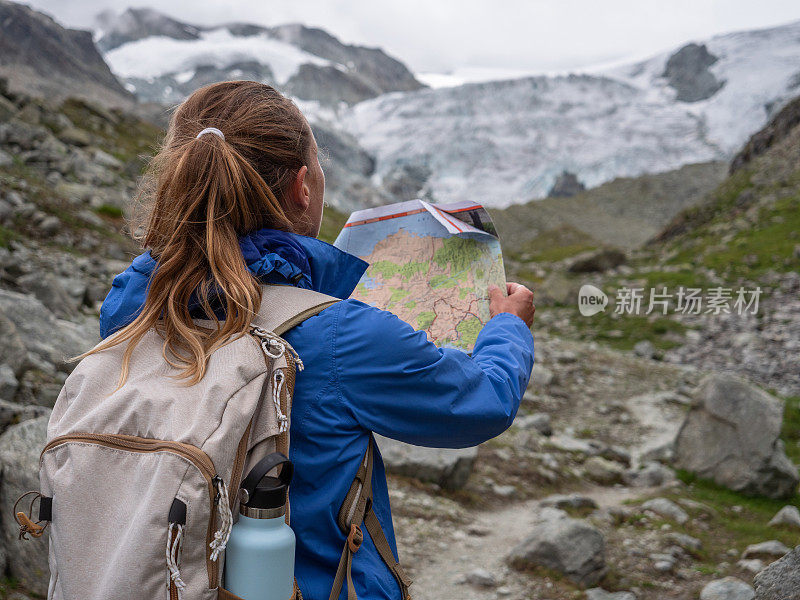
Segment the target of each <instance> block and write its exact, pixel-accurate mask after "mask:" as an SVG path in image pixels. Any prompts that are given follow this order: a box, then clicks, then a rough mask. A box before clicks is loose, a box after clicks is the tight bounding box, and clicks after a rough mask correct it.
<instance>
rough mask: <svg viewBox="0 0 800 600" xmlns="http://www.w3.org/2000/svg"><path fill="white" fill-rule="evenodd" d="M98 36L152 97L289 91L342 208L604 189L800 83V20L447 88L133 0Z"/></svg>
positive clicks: (731, 129) (324, 47) (105, 18)
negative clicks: (242, 87)
mask: <svg viewBox="0 0 800 600" xmlns="http://www.w3.org/2000/svg"><path fill="white" fill-rule="evenodd" d="M95 39H96V43H97V45H98V47H99V48H100V49H101V50H102V51H103V52H104V56H105V58H106V60H107V62H108V63H109V65H110V66H111V69H112V71H113V72H114V73H116V74H117V75H118V76H119V77H121V78H122V79H123V81H124V82H125V84H126V86H127V87H128V89H129V90H131V91H133V92H134V93H135V94H136V95H137V96H138V97H139V98H142V99H145V100H150V101H157V102H161V103H174V102H177V101H180V100H181V99H182V98H184V97H185V96H186V95H188V94H189V93H191V92H192V91H193V90H194V89H196V88H197V87H199V86H201V85H204V84H206V83H210V82H213V81H219V80H223V79H231V78H243V79H256V80H260V81H265V82H268V83H272V84H274V85H276V86H277V87H278V88H279V89H281V90H283V91H285V92H287V93H289V94H290V95H292V96H293V97H294V98H295V99H296V100H297V101H298V104H300V106H301V108H302V109H303V111H304V112H305V113H306V114H307V115H308V117H309V119H310V121H311V122H312V124H313V125H314V127H315V131H317V132H318V137H320V136H321V137H323V138H324V139H325V141H326V143H327V144H326V145H327V147H328V148H329V149H330V156H331V159H332V160H331V161H330V162H329V164H328V165H327V168H326V171H327V172H329V173H330V175H331V177H330V181H331V186H332V187H331V190H332V194H331V201H332V203H333V204H335V205H336V206H338V207H340V208H343V209H349V208H357V207H361V206H364V205H370V204H377V203H382V202H387V201H393V200H398V199H399V200H402V199H408V198H413V197H416V196H423V197H428V198H432V199H434V200H437V201H454V200H459V199H463V198H464V197H470V198H474V199H476V200H479V201H481V202H483V203H485V204H487V205H491V206H506V205H509V204H515V203H521V202H526V201H529V200H531V199H533V198H540V197H544V196H546V195H547V194H548V192H549V190H551V188H552V186H553V184H554V182H555V181H556V179H557V178H558V176H559V175H561V174H562V173H564V172H565V171H566V172H568V173H571V174H574V175H576V176H577V179H578V180H579V181H580V183H581V184H583V185H585V186H587V187H595V186H597V185H600V184H601V183H604V182H606V181H609V180H611V179H614V178H615V177H620V176H627V177H633V176H637V175H640V174H643V173H655V172H661V171H667V170H670V169H676V168H678V167H681V166H683V165H685V164H690V163H697V162H704V161H710V160H727V159H729V158H730V157H731V156H732V154H733V153H734V152H735V151H736V150H737V149H738V148H739V147H740V146H741V145H742V144H743V143H744V142H745V141H746V140H747V138H748V136H749V135H750V134H751V133H752V132H754V131H756V130H758V129H760V128H761V127H762V126H763V125H764V123H766V122H767V120H768V119H769V117H770V116H771V115H773V114H774V113H775V112H776V111H777V110H778V109H780V107H781V106H783V104H785V102H786V101H787V100H788V99H790V98H792V97H794V96H797V95H800V21H799V22H796V23H790V24H787V25H784V26H780V27H774V28H770V29H764V30H758V31H745V32H739V33H732V34H727V35H720V36H716V37H714V38H711V39H709V40H705V41H701V42H698V43H690V44H687V45H685V46H683V47H682V48H679V49H676V50H675V51H672V52H665V53H663V54H660V55H657V56H654V57H653V58H650V59H648V60H645V61H642V62H637V63H635V64H630V65H625V66H622V67H615V68H613V69H609V70H606V71H604V72H600V73H597V72H595V73H591V74H588V73H587V74H573V75H562V76H536V77H525V78H519V79H510V80H505V81H491V82H485V83H471V84H464V85H459V86H454V87H446V88H437V89H430V88H425V87H424V86H422V84H420V83H419V81H417V79H416V78H415V76H414V75H413V74H412V73H411V72H410V71H409V70H408V69H407V68H406V67H405V66H404V65H403V64H402V63H401V62H399V61H398V60H396V59H394V58H392V57H389V56H388V55H386V54H385V53H384V52H383V51H381V50H380V49H374V48H364V47H361V46H349V45H345V44H342V43H341V42H340V41H339V40H337V39H336V38H335V37H333V36H331V35H330V34H328V33H326V32H325V31H322V30H320V29H314V28H309V27H305V26H302V25H297V24H293V25H283V26H278V27H262V26H258V25H251V24H244V23H231V24H223V25H219V26H214V27H199V26H194V25H191V24H187V23H183V22H180V21H177V20H175V19H172V18H170V17H167V16H165V15H163V14H161V13H158V12H156V11H153V10H150V9H129V10H127V11H125V12H124V13H122V14H110V13H106V14H103V15H101V16H100V18H99V19H98V24H97V29H96V31H95ZM353 169H355V170H353Z"/></svg>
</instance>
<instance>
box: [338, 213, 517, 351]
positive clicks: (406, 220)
mask: <svg viewBox="0 0 800 600" xmlns="http://www.w3.org/2000/svg"><path fill="white" fill-rule="evenodd" d="M334 245H335V246H336V247H337V248H341V249H342V250H344V251H345V252H349V253H350V254H355V255H356V256H358V257H359V258H362V259H363V260H365V261H367V262H368V263H369V265H370V266H369V268H368V269H367V271H366V272H365V273H364V276H363V277H362V278H361V281H359V283H358V286H357V287H356V289H355V291H354V292H353V295H352V296H351V297H352V298H355V299H356V300H361V301H362V302H365V303H367V304H370V305H372V306H376V307H378V308H382V309H384V310H389V311H391V312H393V313H394V314H396V315H397V316H398V317H400V318H401V319H403V320H404V321H406V322H407V323H409V324H410V325H412V326H413V327H414V328H416V329H421V330H424V331H425V332H426V333H427V334H428V338H429V339H430V340H431V341H432V342H434V343H435V344H437V345H438V346H440V347H453V348H459V349H461V350H465V351H467V352H470V351H472V348H473V346H474V345H475V340H476V338H477V337H478V332H480V330H481V328H482V327H483V325H484V324H485V323H486V321H488V320H489V297H488V296H489V286H490V285H491V284H494V285H497V286H499V287H500V289H501V290H503V292H504V293H505V271H504V269H503V255H502V252H501V250H500V241H499V239H498V238H497V232H496V230H495V228H494V224H493V223H492V220H491V218H490V217H489V214H488V213H487V212H486V209H485V208H483V206H481V205H480V204H475V203H474V202H458V203H455V204H429V203H427V202H425V201H423V200H411V201H409V202H400V203H398V204H390V205H387V206H380V207H377V208H368V209H366V210H359V211H356V212H354V213H353V214H352V215H350V218H349V219H348V220H347V223H346V224H345V226H344V228H343V229H342V232H341V233H340V234H339V237H338V238H336V241H335V242H334Z"/></svg>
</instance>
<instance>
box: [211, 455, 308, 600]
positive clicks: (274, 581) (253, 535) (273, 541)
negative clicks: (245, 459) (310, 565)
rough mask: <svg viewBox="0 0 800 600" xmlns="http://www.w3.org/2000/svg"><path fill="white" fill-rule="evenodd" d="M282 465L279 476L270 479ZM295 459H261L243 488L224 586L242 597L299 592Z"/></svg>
mask: <svg viewBox="0 0 800 600" xmlns="http://www.w3.org/2000/svg"><path fill="white" fill-rule="evenodd" d="M279 466H280V467H281V471H280V475H279V476H278V477H267V473H269V472H270V471H271V470H272V469H274V468H276V467H279ZM293 470H294V469H293V467H292V463H291V462H290V461H289V459H288V458H286V457H285V456H284V455H283V454H280V453H278V452H275V453H273V454H270V455H269V456H266V457H264V458H263V459H261V461H259V462H258V463H257V464H256V465H255V466H254V467H253V469H252V470H251V471H250V473H249V474H248V475H247V477H245V478H244V481H242V486H241V489H240V490H239V502H240V505H239V521H238V522H237V523H236V525H234V526H233V530H232V531H231V537H230V539H229V540H228V546H227V549H226V551H225V579H224V586H225V589H226V590H228V591H229V592H231V593H233V594H236V595H237V596H239V597H240V598H242V599H243V600H287V599H288V598H290V597H291V595H292V592H293V591H294V548H295V538H294V532H293V531H292V529H291V528H290V527H289V526H288V525H287V524H286V520H285V515H286V498H287V494H288V491H289V482H290V481H291V479H292V472H293Z"/></svg>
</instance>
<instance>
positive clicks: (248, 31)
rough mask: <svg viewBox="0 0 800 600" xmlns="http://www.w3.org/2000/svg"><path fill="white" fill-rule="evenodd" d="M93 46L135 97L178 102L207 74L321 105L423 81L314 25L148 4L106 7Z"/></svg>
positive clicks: (381, 55) (411, 86)
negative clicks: (186, 12) (194, 13)
mask: <svg viewBox="0 0 800 600" xmlns="http://www.w3.org/2000/svg"><path fill="white" fill-rule="evenodd" d="M95 35H96V38H97V46H98V48H99V49H100V50H101V51H102V52H103V54H104V56H105V58H106V60H107V61H108V63H109V64H110V65H111V68H112V69H113V70H114V72H115V73H116V74H117V75H118V76H119V77H121V78H122V79H123V80H124V81H125V85H126V87H127V88H128V89H129V90H131V91H133V92H134V93H135V94H136V95H137V96H138V97H139V98H140V99H142V100H145V101H151V102H159V103H162V104H172V103H175V102H179V101H180V100H182V99H183V98H185V97H186V96H187V95H189V94H190V93H191V92H192V91H194V90H195V89H196V88H198V87H200V86H202V85H205V84H207V83H211V82H213V81H224V80H228V79H254V80H257V81H264V82H265V83H270V84H272V85H277V86H280V87H281V89H283V90H285V91H286V92H287V93H289V94H291V95H292V96H294V97H296V98H299V99H301V100H308V101H315V102H317V103H319V104H321V105H323V106H333V107H336V106H338V105H339V104H340V103H345V104H352V103H355V102H359V101H361V100H365V99H367V98H373V97H375V96H378V95H381V94H384V93H388V92H394V91H411V90H416V89H419V88H421V87H423V86H422V84H421V83H419V82H418V81H417V80H416V79H415V78H414V75H413V74H412V73H411V72H410V71H409V70H408V69H407V68H406V67H405V66H404V65H403V64H402V63H401V62H400V61H398V60H397V59H395V58H392V57H391V56H389V55H387V54H386V53H385V52H383V51H382V50H380V49H379V48H368V47H364V46H355V45H347V44H343V43H342V42H340V41H339V40H338V39H336V38H335V37H334V36H332V35H331V34H329V33H327V32H326V31H323V30H322V29H319V28H313V27H306V26H304V25H301V24H297V23H294V24H286V25H279V26H275V27H264V26H260V25H255V24H251V23H225V24H221V25H219V26H213V27H209V26H198V25H191V24H188V23H184V22H181V21H178V20H175V19H173V18H171V17H169V16H167V15H164V14H162V13H159V12H158V11H155V10H153V9H149V8H141V9H134V8H129V9H127V10H126V11H124V12H122V13H120V14H115V13H114V12H109V11H106V12H104V13H101V14H100V15H99V16H98V19H97V30H96V33H95Z"/></svg>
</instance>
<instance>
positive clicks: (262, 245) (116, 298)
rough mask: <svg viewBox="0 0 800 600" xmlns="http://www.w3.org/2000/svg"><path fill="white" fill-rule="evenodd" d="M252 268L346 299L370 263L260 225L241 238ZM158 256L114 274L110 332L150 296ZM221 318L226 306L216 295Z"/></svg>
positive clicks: (103, 318) (105, 331) (266, 277)
mask: <svg viewBox="0 0 800 600" xmlns="http://www.w3.org/2000/svg"><path fill="white" fill-rule="evenodd" d="M239 246H240V248H241V250H242V256H243V257H244V260H245V264H246V265H247V268H248V269H249V270H250V271H251V272H252V273H253V274H254V275H255V276H256V277H258V279H259V280H260V281H261V282H263V283H272V284H279V285H293V286H296V287H302V288H304V289H310V290H314V291H316V292H321V293H323V294H327V295H329V296H334V297H336V298H339V299H342V300H344V299H346V298H348V297H349V296H350V294H351V293H352V292H353V290H354V289H355V287H356V284H357V283H358V281H359V279H361V276H362V275H363V274H364V271H366V269H367V267H368V264H367V263H366V262H364V261H363V260H361V259H360V258H357V257H355V256H353V255H352V254H348V253H346V252H343V251H342V250H339V249H338V248H336V247H334V246H332V245H331V244H328V243H326V242H323V241H321V240H318V239H316V238H311V237H308V236H304V235H299V234H296V233H288V232H285V231H278V230H275V229H259V230H256V231H253V232H251V233H249V234H247V235H244V236H241V237H240V238H239ZM156 267H157V263H156V260H155V259H154V258H153V257H152V256H150V252H145V253H144V254H141V255H139V256H137V257H136V258H135V259H133V262H132V263H131V265H130V266H129V267H128V268H127V269H126V270H125V271H123V272H122V273H120V274H119V275H117V276H116V277H115V278H114V283H113V285H112V287H111V291H109V293H108V295H107V296H106V299H105V301H104V302H103V306H102V307H101V308H100V333H101V335H102V336H103V337H106V336H108V335H110V334H111V333H113V332H114V331H116V330H117V329H119V328H121V327H124V326H125V325H128V324H129V323H130V322H131V321H133V320H134V319H135V318H136V316H137V315H138V314H139V311H140V310H141V309H142V306H143V305H144V301H145V299H146V298H147V289H148V287H149V284H150V278H151V276H152V274H153V272H154V271H155V269H156ZM212 307H213V308H214V312H215V313H218V316H220V317H221V318H222V317H223V316H224V314H220V313H219V311H220V310H221V309H222V306H221V305H220V304H219V303H218V302H214V301H213V300H212ZM189 310H190V311H191V312H192V314H196V313H197V312H198V311H199V312H201V313H202V309H201V308H200V306H199V304H198V302H197V301H196V300H195V299H194V297H192V299H191V300H190V302H189Z"/></svg>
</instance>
